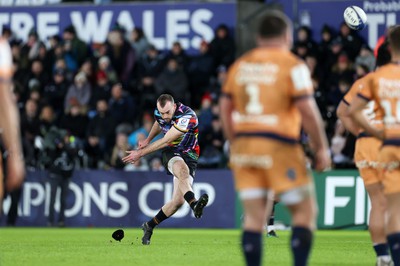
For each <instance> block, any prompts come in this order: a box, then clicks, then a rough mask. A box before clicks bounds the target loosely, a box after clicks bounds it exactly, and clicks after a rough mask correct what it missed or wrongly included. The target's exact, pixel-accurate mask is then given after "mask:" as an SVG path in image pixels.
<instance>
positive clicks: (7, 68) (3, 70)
mask: <svg viewBox="0 0 400 266" xmlns="http://www.w3.org/2000/svg"><path fill="white" fill-rule="evenodd" d="M11 77H12V54H11V49H10V46H9V45H8V42H7V41H6V40H4V39H2V38H0V82H4V81H6V82H8V81H10V79H11Z"/></svg>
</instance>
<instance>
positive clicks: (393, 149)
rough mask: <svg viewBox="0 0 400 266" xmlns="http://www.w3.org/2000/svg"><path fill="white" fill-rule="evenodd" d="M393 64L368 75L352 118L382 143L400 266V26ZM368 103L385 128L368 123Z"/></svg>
mask: <svg viewBox="0 0 400 266" xmlns="http://www.w3.org/2000/svg"><path fill="white" fill-rule="evenodd" d="M389 46H390V49H391V54H392V59H391V60H392V61H391V63H390V64H386V65H385V66H382V67H380V68H379V69H378V70H376V71H375V72H374V73H371V74H369V75H368V76H367V77H366V78H365V81H364V82H363V87H362V88H361V90H360V91H359V92H358V94H357V96H358V97H355V98H354V99H353V101H352V102H351V104H350V109H349V114H350V116H351V117H352V118H353V119H354V120H355V122H356V123H357V124H358V125H360V126H361V127H362V128H363V129H364V130H365V131H366V132H367V133H369V134H371V135H373V136H375V137H376V138H378V139H381V140H383V145H382V147H381V149H380V152H379V162H380V163H381V165H382V167H383V173H382V174H383V176H382V182H383V191H384V194H385V197H386V201H387V214H388V217H387V221H386V228H385V229H386V236H387V241H388V244H389V248H390V251H391V255H392V260H393V262H394V265H396V266H400V210H399V206H400V147H399V146H400V26H395V27H394V28H392V29H391V30H390V31H389ZM369 101H374V102H376V103H377V105H378V108H379V110H380V111H382V112H383V123H384V128H383V129H381V128H379V127H376V126H375V125H373V124H371V123H369V122H368V120H367V118H366V117H365V116H364V113H363V110H364V108H365V107H366V106H367V104H368V102H369Z"/></svg>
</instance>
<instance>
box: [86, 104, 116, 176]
mask: <svg viewBox="0 0 400 266" xmlns="http://www.w3.org/2000/svg"><path fill="white" fill-rule="evenodd" d="M115 127H116V123H115V121H114V118H113V117H112V116H111V115H110V113H109V112H108V104H107V101H106V100H99V101H98V102H97V114H96V115H95V116H94V117H93V118H92V120H90V121H89V124H88V128H87V145H86V153H87V154H88V155H89V156H90V158H89V167H90V168H98V167H101V166H102V164H104V162H105V161H108V159H107V157H109V152H110V149H111V147H112V146H113V142H114V139H115V138H114V129H115Z"/></svg>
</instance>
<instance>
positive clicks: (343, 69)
mask: <svg viewBox="0 0 400 266" xmlns="http://www.w3.org/2000/svg"><path fill="white" fill-rule="evenodd" d="M354 77H355V71H354V67H353V62H352V61H350V59H349V57H348V56H347V54H345V53H342V54H340V56H339V57H338V60H337V62H336V63H335V64H334V65H333V67H332V70H331V72H330V75H329V77H328V82H329V85H330V89H331V90H332V89H334V88H336V87H337V86H338V82H339V80H344V79H345V80H347V81H348V82H350V83H352V82H353V81H354Z"/></svg>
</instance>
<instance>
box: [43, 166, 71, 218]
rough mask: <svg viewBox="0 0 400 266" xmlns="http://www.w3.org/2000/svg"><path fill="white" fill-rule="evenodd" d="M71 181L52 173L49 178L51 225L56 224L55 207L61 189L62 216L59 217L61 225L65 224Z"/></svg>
mask: <svg viewBox="0 0 400 266" xmlns="http://www.w3.org/2000/svg"><path fill="white" fill-rule="evenodd" d="M69 182H70V179H69V178H64V177H62V176H60V175H55V174H52V173H50V176H49V183H50V207H49V217H48V222H49V224H50V225H51V224H53V222H54V205H55V203H56V195H57V188H58V187H60V189H61V194H60V214H59V217H58V222H59V223H64V221H65V207H66V201H67V195H68V193H67V192H68V186H69Z"/></svg>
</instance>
